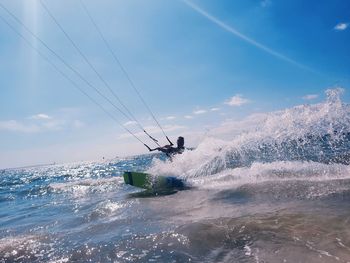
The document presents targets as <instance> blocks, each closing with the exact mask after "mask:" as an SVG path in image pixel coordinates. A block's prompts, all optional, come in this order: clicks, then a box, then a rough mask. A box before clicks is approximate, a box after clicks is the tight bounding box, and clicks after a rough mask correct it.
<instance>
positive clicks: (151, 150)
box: [145, 144, 159, 152]
mask: <svg viewBox="0 0 350 263" xmlns="http://www.w3.org/2000/svg"><path fill="white" fill-rule="evenodd" d="M145 146H146V147H147V149H148V150H149V151H150V152H153V151H156V150H158V151H159V147H158V148H154V149H151V148H150V147H149V146H148V145H146V144H145Z"/></svg>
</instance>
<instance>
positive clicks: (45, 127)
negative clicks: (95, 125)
mask: <svg viewBox="0 0 350 263" xmlns="http://www.w3.org/2000/svg"><path fill="white" fill-rule="evenodd" d="M38 115H39V114H38ZM43 115H44V116H42V114H40V116H37V115H34V116H31V117H30V118H27V119H25V120H5V121H0V131H7V132H20V133H40V132H52V131H60V130H64V129H78V128H81V127H83V126H84V123H83V122H81V121H80V120H77V119H75V120H69V119H53V118H51V117H49V116H48V115H45V114H43ZM32 117H35V118H32ZM38 120H40V121H39V122H38Z"/></svg>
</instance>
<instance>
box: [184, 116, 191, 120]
mask: <svg viewBox="0 0 350 263" xmlns="http://www.w3.org/2000/svg"><path fill="white" fill-rule="evenodd" d="M184 118H185V119H188V120H190V119H193V116H192V115H185V116H184Z"/></svg>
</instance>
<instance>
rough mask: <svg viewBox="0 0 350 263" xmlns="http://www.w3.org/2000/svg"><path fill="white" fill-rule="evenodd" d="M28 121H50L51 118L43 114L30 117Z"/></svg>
mask: <svg viewBox="0 0 350 263" xmlns="http://www.w3.org/2000/svg"><path fill="white" fill-rule="evenodd" d="M29 119H32V120H50V119H52V117H50V116H49V115H47V114H45V113H39V114H36V115H32V116H30V117H29Z"/></svg>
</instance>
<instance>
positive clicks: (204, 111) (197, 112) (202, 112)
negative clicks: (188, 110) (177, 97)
mask: <svg viewBox="0 0 350 263" xmlns="http://www.w3.org/2000/svg"><path fill="white" fill-rule="evenodd" d="M204 113H207V111H206V110H196V111H194V112H193V114H196V115H198V114H204Z"/></svg>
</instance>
